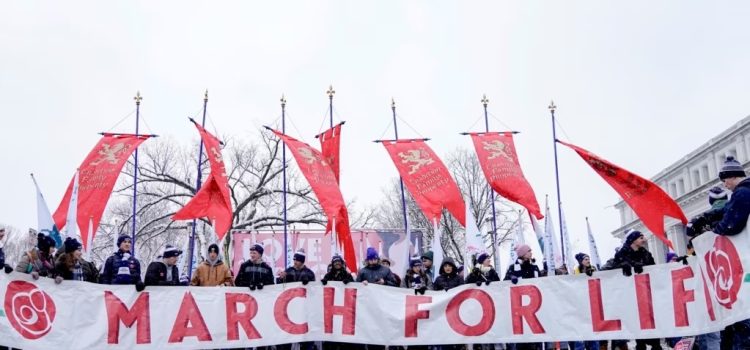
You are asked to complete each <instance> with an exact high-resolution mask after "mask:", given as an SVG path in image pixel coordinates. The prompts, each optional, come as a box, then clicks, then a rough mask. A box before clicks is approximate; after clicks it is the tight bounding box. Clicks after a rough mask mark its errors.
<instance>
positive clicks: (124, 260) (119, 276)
mask: <svg viewBox="0 0 750 350" xmlns="http://www.w3.org/2000/svg"><path fill="white" fill-rule="evenodd" d="M99 283H101V284H136V283H141V262H140V261H138V259H136V258H134V257H133V256H132V255H130V253H127V252H123V251H121V250H118V251H117V252H115V253H114V254H112V256H110V257H109V258H107V262H106V263H104V270H103V271H102V274H101V276H100V277H99Z"/></svg>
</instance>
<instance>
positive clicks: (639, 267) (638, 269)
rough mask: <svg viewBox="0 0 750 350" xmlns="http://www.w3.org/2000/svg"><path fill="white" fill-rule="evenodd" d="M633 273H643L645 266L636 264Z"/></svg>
mask: <svg viewBox="0 0 750 350" xmlns="http://www.w3.org/2000/svg"><path fill="white" fill-rule="evenodd" d="M633 272H635V273H637V274H641V273H643V265H641V264H635V265H633Z"/></svg>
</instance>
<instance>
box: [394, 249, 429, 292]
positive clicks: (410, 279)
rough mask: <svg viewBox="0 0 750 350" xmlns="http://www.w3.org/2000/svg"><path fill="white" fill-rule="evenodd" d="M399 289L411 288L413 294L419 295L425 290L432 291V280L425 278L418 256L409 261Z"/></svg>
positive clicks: (425, 274)
mask: <svg viewBox="0 0 750 350" xmlns="http://www.w3.org/2000/svg"><path fill="white" fill-rule="evenodd" d="M401 288H412V289H414V290H415V293H416V292H418V293H419V294H424V291H425V290H427V289H432V280H431V279H430V276H427V273H426V272H425V270H424V268H423V265H422V260H421V259H420V257H419V256H415V257H413V258H411V260H410V261H409V269H408V270H406V272H405V273H404V278H403V279H401Z"/></svg>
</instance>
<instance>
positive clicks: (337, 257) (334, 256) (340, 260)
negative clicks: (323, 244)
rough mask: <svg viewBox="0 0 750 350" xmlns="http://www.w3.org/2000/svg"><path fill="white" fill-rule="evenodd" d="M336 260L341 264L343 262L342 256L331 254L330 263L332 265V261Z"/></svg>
mask: <svg viewBox="0 0 750 350" xmlns="http://www.w3.org/2000/svg"><path fill="white" fill-rule="evenodd" d="M337 261H338V262H340V263H342V264H343V263H344V258H342V257H341V255H338V254H333V257H332V258H331V265H333V263H335V262H337Z"/></svg>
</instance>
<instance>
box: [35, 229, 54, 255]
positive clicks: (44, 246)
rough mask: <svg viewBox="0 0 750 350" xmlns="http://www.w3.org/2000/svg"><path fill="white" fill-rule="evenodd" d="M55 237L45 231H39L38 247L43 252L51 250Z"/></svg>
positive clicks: (37, 237)
mask: <svg viewBox="0 0 750 350" xmlns="http://www.w3.org/2000/svg"><path fill="white" fill-rule="evenodd" d="M55 245H56V244H55V239H54V238H52V237H50V236H49V235H46V234H44V233H39V234H38V235H37V236H36V247H37V248H39V250H41V251H43V252H45V253H46V252H49V248H50V247H54V246H55Z"/></svg>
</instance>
